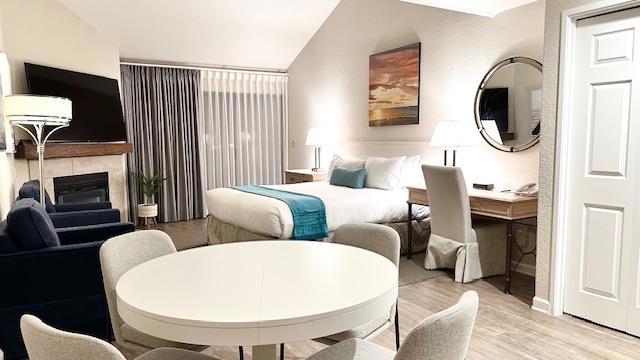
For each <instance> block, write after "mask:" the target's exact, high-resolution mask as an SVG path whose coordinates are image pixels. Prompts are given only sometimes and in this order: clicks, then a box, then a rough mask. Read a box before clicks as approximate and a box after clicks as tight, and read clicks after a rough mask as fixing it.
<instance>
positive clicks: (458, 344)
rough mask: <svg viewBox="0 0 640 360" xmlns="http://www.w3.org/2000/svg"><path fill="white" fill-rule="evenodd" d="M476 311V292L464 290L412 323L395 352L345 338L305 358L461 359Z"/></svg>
mask: <svg viewBox="0 0 640 360" xmlns="http://www.w3.org/2000/svg"><path fill="white" fill-rule="evenodd" d="M477 312H478V294H477V293H476V292H475V291H467V292H466V293H464V294H463V295H462V297H461V298H460V300H459V301H458V303H457V304H455V305H453V306H452V307H450V308H448V309H445V310H443V311H441V312H439V313H436V314H434V315H431V316H429V317H428V318H426V319H425V320H423V321H422V322H421V323H419V324H418V325H416V327H414V328H413V330H411V332H409V334H408V335H407V337H405V339H404V341H403V342H402V345H400V349H399V350H398V352H397V353H396V352H394V351H391V350H389V349H387V348H385V347H382V346H380V345H377V344H374V343H372V342H370V341H365V340H362V339H348V340H344V341H341V342H339V343H337V344H335V345H333V346H330V347H328V348H326V349H323V350H321V351H319V352H317V353H315V354H314V355H312V356H311V357H309V358H307V360H374V359H375V360H463V359H464V358H465V357H466V355H467V349H468V348H469V341H470V340H471V333H472V331H473V324H474V322H475V319H476V314H477Z"/></svg>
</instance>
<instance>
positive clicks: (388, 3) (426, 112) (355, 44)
mask: <svg viewBox="0 0 640 360" xmlns="http://www.w3.org/2000/svg"><path fill="white" fill-rule="evenodd" d="M543 29H544V2H542V1H539V2H535V3H532V4H530V5H526V6H523V7H520V8H516V9H514V10H511V11H507V12H505V13H502V14H500V15H498V16H497V17H495V18H493V19H491V18H485V17H481V16H474V15H469V14H464V13H459V12H453V11H447V10H441V9H436V8H431V7H426V6H420V5H415V4H408V3H404V2H401V1H397V0H343V1H342V2H341V3H340V4H339V5H338V6H337V7H336V9H335V10H334V11H333V13H332V14H331V16H330V17H329V18H328V19H327V20H326V22H325V23H324V24H323V26H322V27H321V28H320V30H319V31H318V32H317V33H316V35H315V36H314V37H313V38H312V40H311V41H310V42H309V43H308V44H307V46H306V47H305V48H304V49H303V51H302V52H301V53H300V54H299V55H298V57H297V58H296V60H295V61H294V62H293V64H292V65H291V67H290V68H289V74H290V75H289V119H290V121H289V124H290V125H289V165H290V167H293V168H296V167H310V165H312V164H313V149H312V148H310V147H306V146H304V141H305V137H306V133H307V131H308V129H309V128H310V127H314V126H324V127H331V128H333V129H335V135H336V138H337V141H338V143H341V142H353V141H376V142H378V141H387V142H389V141H390V142H412V141H428V140H429V139H430V138H431V134H432V132H433V130H434V128H435V126H436V123H437V122H438V121H442V120H463V121H468V122H470V123H473V122H474V111H473V109H474V100H475V94H476V90H477V87H478V84H479V83H480V81H481V80H482V78H483V77H484V75H485V73H486V72H487V71H488V70H489V69H490V68H491V66H493V65H494V64H495V63H496V62H498V61H500V60H502V59H504V58H507V57H510V56H516V55H520V56H527V57H532V58H534V59H537V60H541V59H542V44H543ZM415 42H421V43H422V59H421V87H420V124H419V125H404V126H387V127H369V126H368V80H369V55H371V54H374V53H376V52H379V51H383V50H388V49H392V48H395V47H398V46H402V45H407V44H411V43H415ZM328 153H329V151H325V152H323V154H327V155H329V154H328ZM432 153H433V154H434V156H433V157H432V159H433V161H436V163H440V162H441V161H442V160H441V159H442V158H441V157H442V152H441V150H437V149H432ZM538 158H539V156H538V147H537V146H536V147H534V148H533V149H530V150H528V151H525V152H522V153H516V154H509V153H504V152H500V151H497V150H495V149H493V148H491V147H489V146H488V145H486V144H485V143H484V141H482V145H481V146H480V147H479V148H474V149H469V150H465V151H463V152H460V153H459V157H458V161H459V165H460V166H461V167H462V168H463V170H464V171H465V176H466V177H467V180H468V181H469V182H471V181H492V182H494V183H496V185H497V186H499V187H502V188H505V187H511V188H513V187H516V186H519V185H522V184H523V183H525V182H537V180H538ZM426 160H428V161H430V160H431V159H426ZM325 164H326V161H325Z"/></svg>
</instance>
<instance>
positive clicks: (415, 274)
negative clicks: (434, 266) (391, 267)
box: [399, 253, 446, 286]
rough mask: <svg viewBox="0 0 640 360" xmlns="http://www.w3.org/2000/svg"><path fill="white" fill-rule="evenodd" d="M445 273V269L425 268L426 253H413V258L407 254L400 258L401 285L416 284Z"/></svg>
mask: <svg viewBox="0 0 640 360" xmlns="http://www.w3.org/2000/svg"><path fill="white" fill-rule="evenodd" d="M444 275H446V273H445V272H444V271H440V270H427V269H425V268H424V253H421V254H413V258H412V259H407V257H406V255H403V256H402V257H401V258H400V280H399V283H400V286H404V285H410V284H415V283H418V282H421V281H425V280H429V279H433V278H435V277H438V276H444Z"/></svg>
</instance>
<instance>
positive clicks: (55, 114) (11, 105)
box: [4, 95, 72, 125]
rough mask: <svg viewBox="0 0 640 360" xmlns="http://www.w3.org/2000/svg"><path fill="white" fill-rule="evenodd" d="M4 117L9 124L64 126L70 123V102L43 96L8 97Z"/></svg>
mask: <svg viewBox="0 0 640 360" xmlns="http://www.w3.org/2000/svg"><path fill="white" fill-rule="evenodd" d="M4 115H5V117H6V118H7V120H9V122H10V123H17V124H32V123H43V124H45V125H65V124H68V123H69V122H70V121H71V117H72V110H71V100H69V99H67V98H62V97H56V96H44V95H8V96H6V97H5V98H4Z"/></svg>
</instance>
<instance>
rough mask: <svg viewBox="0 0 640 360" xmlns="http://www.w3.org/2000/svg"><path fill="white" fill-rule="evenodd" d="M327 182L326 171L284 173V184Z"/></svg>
mask: <svg viewBox="0 0 640 360" xmlns="http://www.w3.org/2000/svg"><path fill="white" fill-rule="evenodd" d="M324 180H327V170H325V169H320V170H319V171H311V169H297V170H285V171H284V183H285V184H297V183H302V182H313V181H324Z"/></svg>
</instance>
